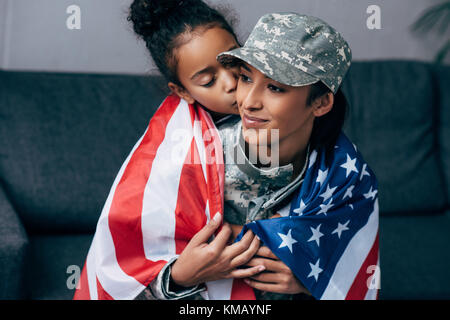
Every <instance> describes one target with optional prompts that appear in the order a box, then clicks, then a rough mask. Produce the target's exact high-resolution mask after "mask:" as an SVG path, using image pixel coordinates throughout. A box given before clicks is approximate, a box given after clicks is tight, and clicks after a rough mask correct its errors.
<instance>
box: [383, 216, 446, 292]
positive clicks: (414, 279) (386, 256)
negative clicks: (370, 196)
mask: <svg viewBox="0 0 450 320" xmlns="http://www.w3.org/2000/svg"><path fill="white" fill-rule="evenodd" d="M449 243H450V212H447V213H446V214H443V215H428V216H414V217H408V218H405V217H392V216H390V217H382V218H381V219H380V271H381V292H380V298H381V299H450V280H449V276H448V272H449V270H450V250H449V249H448V245H449Z"/></svg>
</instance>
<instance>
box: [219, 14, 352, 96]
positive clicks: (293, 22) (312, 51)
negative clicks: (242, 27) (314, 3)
mask: <svg viewBox="0 0 450 320" xmlns="http://www.w3.org/2000/svg"><path fill="white" fill-rule="evenodd" d="M233 57H234V58H238V59H241V60H243V61H244V62H246V63H248V64H250V65H251V66H253V67H255V68H256V69H258V70H259V71H261V72H262V73H263V74H265V75H266V76H268V77H269V78H271V79H273V80H276V81H278V82H280V83H283V84H286V85H289V86H296V87H298V86H305V85H308V84H312V83H315V82H318V81H322V82H323V83H324V84H325V85H326V86H327V87H328V88H329V89H330V90H331V91H332V92H333V93H336V92H337V90H338V89H339V87H340V85H341V83H342V80H343V78H344V76H345V74H346V73H347V70H348V68H349V67H350V64H351V59H352V54H351V50H350V47H349V45H348V43H347V42H346V41H345V39H344V38H343V37H342V36H341V34H340V33H339V32H337V31H336V30H335V29H334V28H333V27H331V26H330V25H328V24H327V23H326V22H324V21H322V20H320V19H318V18H315V17H311V16H306V15H301V14H297V13H290V12H287V13H271V14H266V15H264V16H263V17H261V18H260V19H259V21H258V23H257V24H256V26H255V28H254V29H253V31H252V32H251V34H250V36H249V38H248V40H247V41H246V43H245V45H244V46H243V47H242V48H238V49H234V50H231V51H228V52H223V53H221V54H219V55H218V59H219V61H220V60H227V59H229V58H233Z"/></svg>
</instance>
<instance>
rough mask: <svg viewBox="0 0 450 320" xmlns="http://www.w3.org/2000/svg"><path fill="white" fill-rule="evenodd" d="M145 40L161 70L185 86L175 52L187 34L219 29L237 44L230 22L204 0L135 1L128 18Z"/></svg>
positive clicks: (168, 79) (170, 79) (168, 78)
mask: <svg viewBox="0 0 450 320" xmlns="http://www.w3.org/2000/svg"><path fill="white" fill-rule="evenodd" d="M127 20H128V21H131V22H132V23H133V29H134V31H135V32H136V34H137V35H139V36H140V37H141V38H142V39H143V40H144V41H145V44H146V46H147V48H148V50H149V51H150V54H151V56H152V58H153V61H154V62H155V64H156V66H157V67H158V69H159V71H160V72H161V73H162V75H163V76H164V77H165V78H166V80H167V81H171V82H173V83H175V84H177V85H179V86H182V85H181V83H180V81H179V79H178V76H177V63H178V61H177V57H176V56H175V53H176V52H175V50H176V49H177V48H179V47H180V46H182V45H183V44H184V42H183V40H184V39H183V37H180V36H181V35H182V34H185V33H186V32H191V31H194V30H195V29H196V28H198V27H202V28H205V29H206V30H207V29H210V28H214V27H219V28H223V29H224V30H226V31H228V32H229V33H230V34H231V35H232V36H234V38H235V39H236V41H237V37H236V34H235V33H234V31H233V28H232V27H231V25H230V23H229V22H228V21H227V20H226V19H225V17H224V16H223V15H222V14H221V13H219V12H218V11H217V10H216V9H213V8H211V7H209V6H208V5H207V4H206V3H204V2H203V1H201V0H182V1H179V0H178V1H175V0H134V1H133V3H132V4H131V6H130V12H129V15H128V18H127Z"/></svg>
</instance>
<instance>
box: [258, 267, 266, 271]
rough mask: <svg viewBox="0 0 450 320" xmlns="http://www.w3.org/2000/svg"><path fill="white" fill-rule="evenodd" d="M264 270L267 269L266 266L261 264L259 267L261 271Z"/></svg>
mask: <svg viewBox="0 0 450 320" xmlns="http://www.w3.org/2000/svg"><path fill="white" fill-rule="evenodd" d="M264 270H266V267H264V266H259V268H258V271H259V272H261V271H264Z"/></svg>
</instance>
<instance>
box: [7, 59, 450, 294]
mask: <svg viewBox="0 0 450 320" xmlns="http://www.w3.org/2000/svg"><path fill="white" fill-rule="evenodd" d="M343 89H344V92H345V94H346V96H347V99H348V100H349V104H350V110H349V113H348V117H347V120H346V124H345V128H344V130H345V132H346V134H347V135H348V136H349V137H350V138H351V139H352V141H353V142H354V143H355V144H356V146H357V147H358V149H359V150H360V151H361V152H362V154H363V156H364V158H365V160H366V161H367V162H368V163H369V165H370V166H371V168H372V169H373V171H374V172H375V174H376V175H377V177H378V181H379V199H380V261H381V293H380V299H386V300H390V299H450V277H449V276H448V271H449V270H450V205H449V204H450V203H449V200H450V67H449V66H440V67H438V66H434V65H431V64H428V63H424V62H417V61H400V60H396V61H365V62H355V63H353V65H352V67H351V68H350V71H349V74H348V76H347V77H346V79H345V82H344V85H343ZM166 94H167V89H166V85H165V82H164V80H163V79H162V78H161V77H159V76H134V75H108V74H102V75H99V74H67V73H46V72H15V71H0V299H45V300H47V299H71V298H72V297H73V294H74V289H73V275H74V270H76V268H77V267H79V268H80V269H81V268H82V267H83V265H84V261H85V258H86V255H87V251H88V249H89V245H90V242H91V240H92V236H93V234H94V232H95V227H96V222H97V219H98V217H99V215H100V213H101V210H102V208H103V204H104V201H105V200H106V197H107V195H108V193H109V189H110V187H111V185H112V182H113V180H114V178H115V176H116V174H117V172H118V170H119V168H120V166H121V164H122V162H123V161H124V160H125V158H126V157H127V156H128V154H129V152H130V151H131V148H132V147H133V146H134V144H135V142H136V141H137V140H138V139H139V137H140V136H141V135H142V134H143V132H144V130H145V129H146V126H147V124H148V121H149V119H150V117H151V116H152V114H153V113H154V112H155V110H156V108H157V107H158V106H159V104H160V102H161V101H162V99H163V98H164V96H165V95H166Z"/></svg>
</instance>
